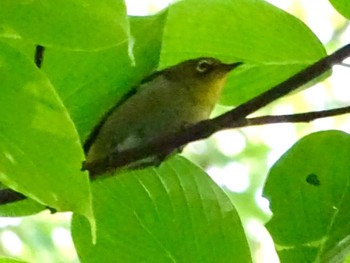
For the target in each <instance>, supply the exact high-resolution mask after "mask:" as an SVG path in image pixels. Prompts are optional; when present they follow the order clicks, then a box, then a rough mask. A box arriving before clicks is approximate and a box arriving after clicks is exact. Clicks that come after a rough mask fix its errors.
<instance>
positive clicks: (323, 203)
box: [0, 0, 350, 262]
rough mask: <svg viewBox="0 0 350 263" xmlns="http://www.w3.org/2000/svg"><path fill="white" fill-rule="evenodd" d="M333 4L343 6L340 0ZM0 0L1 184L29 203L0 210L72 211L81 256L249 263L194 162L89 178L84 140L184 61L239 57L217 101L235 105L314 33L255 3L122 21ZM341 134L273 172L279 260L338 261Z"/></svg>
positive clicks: (245, 0)
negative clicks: (38, 55)
mask: <svg viewBox="0 0 350 263" xmlns="http://www.w3.org/2000/svg"><path fill="white" fill-rule="evenodd" d="M332 3H334V5H335V6H336V7H337V8H338V9H339V11H340V12H342V13H344V14H349V12H350V11H349V5H347V4H346V3H345V2H344V1H335V0H333V1H332ZM1 5H2V7H1V9H0V25H1V26H0V80H1V83H2V88H1V91H0V93H1V96H0V105H1V106H0V116H1V119H0V130H1V136H0V179H1V182H2V183H3V184H4V185H6V186H8V187H10V188H12V189H14V190H16V191H18V192H20V193H23V194H24V195H26V196H28V198H30V199H29V200H25V201H20V202H16V203H13V204H7V205H3V206H1V207H0V214H1V215H2V216H12V217H13V216H23V215H29V214H35V213H38V212H39V211H41V210H44V209H45V208H46V206H49V207H51V208H54V209H56V210H57V211H72V212H73V213H74V217H73V223H72V233H73V238H74V243H75V246H76V249H77V253H78V255H79V258H80V260H81V261H82V262H98V261H102V262H112V261H114V260H120V261H122V262H250V261H251V260H252V258H254V256H253V255H252V254H251V251H250V250H249V246H248V241H247V237H246V235H247V234H245V232H244V227H243V226H244V225H245V223H246V222H245V217H244V216H242V215H240V216H241V219H240V217H239V216H238V213H237V211H236V208H235V206H234V205H233V204H236V203H235V201H232V200H231V199H230V198H229V197H228V196H227V194H226V193H225V192H224V190H223V189H221V188H219V187H218V186H217V185H216V184H215V183H214V182H213V181H212V180H211V179H210V178H209V177H208V175H207V174H206V173H205V172H204V171H203V170H201V169H200V168H199V167H197V166H196V165H194V164H193V163H192V162H190V161H189V160H186V159H184V158H183V157H179V156H177V157H175V158H172V159H170V160H168V161H166V162H164V163H163V164H162V165H161V166H160V167H158V168H147V169H144V170H139V171H131V172H123V173H121V174H118V175H116V176H115V177H112V178H108V179H101V180H97V181H94V182H93V183H91V184H90V183H89V181H88V175H87V173H86V172H81V171H80V167H81V162H82V161H83V160H84V156H83V151H82V146H81V142H83V141H84V140H85V139H86V138H87V136H88V134H89V133H90V131H91V130H92V129H93V127H94V125H95V124H96V123H98V120H99V119H100V118H101V117H102V116H103V114H104V113H105V112H106V111H107V110H108V109H109V108H110V107H112V106H113V105H114V104H115V103H117V102H118V100H119V99H120V98H121V97H122V96H123V95H124V94H125V93H127V91H128V90H129V89H131V88H132V87H133V86H135V85H137V83H139V82H140V80H141V79H142V78H143V77H144V76H146V75H148V74H149V73H151V72H152V71H154V70H155V69H156V68H157V67H158V65H159V67H160V68H164V67H166V66H169V65H172V64H174V63H176V62H179V61H181V60H184V59H187V58H192V57H199V56H214V57H217V58H219V59H222V60H224V61H244V62H245V66H243V67H242V68H241V69H239V70H236V71H235V72H233V74H231V76H230V78H229V80H228V84H227V88H226V89H225V91H224V94H223V96H222V101H221V102H222V104H225V105H229V106H234V105H238V104H240V103H243V102H245V101H246V100H247V99H249V98H252V97H255V96H257V95H258V94H260V93H261V92H262V91H265V90H267V89H269V88H270V87H271V86H273V85H274V84H277V83H279V82H281V81H283V80H284V79H286V78H287V77H289V76H291V75H293V74H294V73H296V72H297V71H299V70H301V69H302V68H304V67H306V66H307V65H310V64H312V63H313V62H315V61H317V60H318V59H320V58H322V57H323V56H325V54H326V52H325V48H324V47H323V45H322V44H321V42H320V41H319V40H318V39H317V38H316V36H315V35H314V34H313V33H312V32H311V30H310V29H309V28H308V27H307V26H306V25H305V24H303V23H302V22H301V21H299V20H298V19H297V18H295V17H293V16H292V15H290V14H288V13H286V12H284V11H281V10H280V9H278V8H276V7H274V6H272V5H270V4H268V3H266V2H264V1H262V0H259V1H258V0H236V1H213V0H206V1H199V0H187V1H182V2H179V3H176V4H174V5H172V6H170V7H169V8H168V9H167V10H165V11H163V12H161V13H159V14H157V15H154V16H149V17H131V16H127V15H126V9H125V5H124V3H123V2H122V1H110V0H102V1H92V0H87V1H84V2H79V1H76V2H74V1H60V4H59V5H57V3H55V2H53V1H48V0H43V1H31V2H25V1H22V2H18V1H10V0H5V1H3V2H2V4H1ZM38 44H40V45H43V46H45V48H46V50H45V53H44V62H43V66H42V68H41V69H38V68H37V67H36V66H35V64H34V63H33V55H34V49H35V46H36V45H38ZM349 140H350V139H349V135H348V134H346V133H342V132H337V131H325V132H322V133H316V134H311V135H309V136H308V137H306V138H303V139H301V140H300V141H299V142H298V143H296V145H295V146H293V147H292V148H291V149H290V150H289V151H288V152H286V153H285V155H284V156H283V157H282V158H281V159H280V160H279V161H278V162H277V163H276V164H275V165H274V167H273V168H272V169H271V170H270V172H269V177H268V180H267V182H266V185H265V188H264V195H265V196H266V197H268V199H269V201H270V202H271V209H272V212H273V214H274V216H273V218H272V220H271V221H269V222H268V223H267V225H266V226H267V229H268V230H269V231H270V233H271V235H272V237H273V238H274V241H275V246H276V249H277V252H278V254H279V256H280V259H281V261H282V262H329V261H331V260H333V261H334V262H342V261H343V260H344V259H345V257H346V255H347V251H348V250H349V241H348V240H349V234H350V225H349V223H348V222H349V220H348V219H349V218H350V214H349V213H350V212H349V209H346V205H347V204H348V203H349V202H350V195H349V193H350V189H349V174H348V173H347V172H348V170H349V163H348V149H349V144H350V141H349ZM4 187H5V186H4ZM233 199H234V198H233ZM238 210H240V209H238ZM95 225H96V229H95ZM95 235H96V240H94V238H93V237H94V236H95ZM95 241H96V244H94V242H95ZM38 249H40V248H38ZM251 249H252V246H251ZM4 262H7V261H4ZM8 262H14V261H11V259H9V260H8Z"/></svg>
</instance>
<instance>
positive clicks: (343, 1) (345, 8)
mask: <svg viewBox="0 0 350 263" xmlns="http://www.w3.org/2000/svg"><path fill="white" fill-rule="evenodd" d="M329 2H330V3H331V4H332V5H333V6H334V8H335V9H337V11H338V12H339V13H341V14H342V15H343V16H345V17H346V18H347V19H350V2H349V0H329Z"/></svg>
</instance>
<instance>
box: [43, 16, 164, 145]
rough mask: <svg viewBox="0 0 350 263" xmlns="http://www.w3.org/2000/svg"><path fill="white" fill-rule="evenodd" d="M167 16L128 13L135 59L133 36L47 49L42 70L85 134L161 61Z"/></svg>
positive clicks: (82, 134) (82, 133)
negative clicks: (103, 44) (86, 46)
mask: <svg viewBox="0 0 350 263" xmlns="http://www.w3.org/2000/svg"><path fill="white" fill-rule="evenodd" d="M165 18H166V13H162V14H158V15H156V16H150V17H131V18H129V20H130V30H131V35H132V43H133V44H132V52H133V57H134V59H133V60H131V59H130V56H129V50H128V49H129V46H128V42H123V43H119V44H118V45H115V46H114V47H111V48H106V49H101V50H92V51H72V50H65V49H61V48H48V49H47V50H46V53H45V60H44V64H43V70H44V71H45V72H46V74H47V76H48V77H49V78H50V80H51V81H52V83H53V84H54V86H55V88H56V89H57V92H58V93H59V95H60V97H61V99H62V100H63V102H64V104H65V105H66V107H67V108H68V111H69V113H70V114H71V116H72V119H73V121H74V123H75V125H76V127H77V129H78V132H79V134H80V136H81V138H82V140H85V139H86V137H87V135H88V134H89V132H90V131H91V129H92V128H93V127H94V126H95V125H96V124H97V123H98V122H99V120H100V118H101V117H102V116H103V114H104V113H105V112H106V111H107V110H108V109H110V108H111V107H112V106H113V105H114V104H116V103H117V102H118V101H119V100H120V98H121V97H122V96H123V95H124V94H125V93H126V92H127V91H128V90H130V88H131V87H132V86H135V85H137V84H138V83H139V82H140V80H141V79H142V78H143V77H144V76H145V75H147V74H149V73H150V72H151V71H153V70H154V69H155V68H156V67H157V65H158V60H159V53H160V43H161V38H162V30H163V24H164V20H165ZM67 26H68V25H67Z"/></svg>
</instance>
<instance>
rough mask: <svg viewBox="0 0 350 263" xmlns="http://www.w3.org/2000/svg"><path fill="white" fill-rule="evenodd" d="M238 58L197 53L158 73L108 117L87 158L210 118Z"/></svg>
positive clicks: (123, 147)
mask: <svg viewBox="0 0 350 263" xmlns="http://www.w3.org/2000/svg"><path fill="white" fill-rule="evenodd" d="M239 64H241V63H234V64H224V63H222V62H220V61H219V60H217V59H214V58H198V59H194V60H187V61H184V62H182V63H180V64H177V65H175V66H173V67H170V68H167V69H165V70H163V71H161V72H159V73H157V74H156V75H154V77H153V78H150V79H149V80H148V81H147V82H146V83H143V84H141V85H140V87H139V88H138V91H137V92H136V93H135V94H134V95H132V96H131V97H130V98H128V99H127V100H126V101H125V102H124V103H122V104H121V105H120V106H119V107H118V108H116V109H114V110H113V111H112V112H111V113H110V115H109V116H108V117H107V118H106V120H105V122H104V123H103V124H102V126H101V128H100V129H99V132H98V134H97V136H96V138H95V139H94V141H93V142H92V144H91V146H90V148H89V149H88V152H87V158H86V164H89V163H91V162H94V161H97V160H100V159H102V158H105V157H108V156H109V155H110V154H111V153H112V152H120V151H122V150H126V149H129V148H133V147H137V146H138V145H140V144H143V143H147V142H148V141H149V140H152V139H154V138H156V137H159V136H164V135H166V134H169V133H173V132H176V131H177V130H179V129H181V128H183V127H184V126H186V125H188V124H194V123H197V122H199V121H201V120H204V119H207V118H209V115H210V113H211V111H212V109H213V107H214V105H215V104H216V103H217V101H218V99H219V97H220V93H221V90H222V88H223V86H224V84H225V80H226V76H227V73H228V72H229V71H231V70H232V69H233V68H235V67H237V66H238V65H239Z"/></svg>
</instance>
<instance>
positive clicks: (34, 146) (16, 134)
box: [0, 42, 93, 222]
mask: <svg viewBox="0 0 350 263" xmlns="http://www.w3.org/2000/svg"><path fill="white" fill-rule="evenodd" d="M0 79H1V85H2V86H1V91H0V105H1V107H0V116H1V119H0V134H1V136H0V180H1V182H2V183H3V184H5V185H7V186H9V187H10V188H12V189H14V190H15V191H17V192H20V193H23V194H24V195H26V196H28V197H30V198H32V199H34V200H35V201H37V202H39V203H41V204H44V205H47V206H50V207H52V208H55V209H57V210H59V211H67V210H68V211H74V212H76V213H79V214H82V215H85V216H87V217H88V218H89V220H90V221H91V222H93V216H92V208H91V198H90V186H89V180H88V176H87V174H86V173H82V172H80V168H81V161H82V160H84V155H83V152H82V149H81V145H80V143H79V138H78V135H77V133H76V130H75V128H74V125H73V123H72V121H71V120H70V118H69V115H68V113H67V111H66V109H65V108H64V106H63V104H62V102H61V101H60V99H59V98H58V96H57V94H56V93H55V90H54V88H53V87H52V85H51V83H50V82H49V81H48V80H47V79H46V78H45V77H44V76H43V74H41V72H40V71H39V70H38V69H37V68H36V67H35V65H34V63H32V62H31V61H29V60H27V58H26V57H25V56H24V55H22V54H21V53H19V52H18V51H17V50H14V49H13V48H11V47H9V46H7V45H6V44H3V43H1V42H0Z"/></svg>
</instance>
